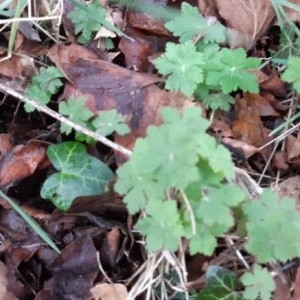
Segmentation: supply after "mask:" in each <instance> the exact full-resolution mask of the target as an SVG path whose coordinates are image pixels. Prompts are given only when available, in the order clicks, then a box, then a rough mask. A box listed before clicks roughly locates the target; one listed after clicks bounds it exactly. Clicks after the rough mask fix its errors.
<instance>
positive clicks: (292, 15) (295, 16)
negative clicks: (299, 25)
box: [282, 0, 300, 22]
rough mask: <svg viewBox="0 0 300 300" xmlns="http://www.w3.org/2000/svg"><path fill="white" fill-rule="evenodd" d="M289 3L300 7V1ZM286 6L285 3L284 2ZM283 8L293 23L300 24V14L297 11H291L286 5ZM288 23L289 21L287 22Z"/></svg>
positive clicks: (290, 0) (291, 0)
mask: <svg viewBox="0 0 300 300" xmlns="http://www.w3.org/2000/svg"><path fill="white" fill-rule="evenodd" d="M288 2H289V3H293V4H295V5H297V6H300V1H299V0H289V1H288ZM283 4H284V2H283ZM282 8H283V9H284V11H285V12H286V14H287V15H288V17H289V18H290V19H291V21H292V22H299V21H300V12H299V11H297V10H295V9H291V8H288V7H286V6H284V5H282ZM285 21H287V20H285Z"/></svg>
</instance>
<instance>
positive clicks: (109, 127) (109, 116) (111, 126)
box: [92, 109, 130, 136]
mask: <svg viewBox="0 0 300 300" xmlns="http://www.w3.org/2000/svg"><path fill="white" fill-rule="evenodd" d="M92 125H93V126H94V127H95V129H96V132H97V133H99V134H101V135H103V136H107V135H110V134H112V133H113V132H114V131H115V132H116V133H118V134H119V135H125V134H127V133H129V132H130V129H129V127H128V126H127V124H126V123H125V118H124V116H123V115H121V114H119V113H118V112H117V110H116V109H112V110H108V111H104V112H100V113H99V115H98V116H97V117H96V118H95V119H94V120H93V122H92Z"/></svg>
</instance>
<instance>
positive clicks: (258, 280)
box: [241, 264, 275, 300]
mask: <svg viewBox="0 0 300 300" xmlns="http://www.w3.org/2000/svg"><path fill="white" fill-rule="evenodd" d="M241 282H242V283H243V284H244V286H245V287H246V289H245V291H244V292H243V296H244V299H248V300H255V299H262V300H269V299H271V293H272V292H273V291H274V290H275V282H274V280H273V277H272V275H271V274H270V272H269V271H268V270H267V269H266V268H262V267H261V266H260V265H257V264H256V265H254V267H253V270H252V272H251V273H250V272H247V273H245V274H244V275H243V276H242V277H241Z"/></svg>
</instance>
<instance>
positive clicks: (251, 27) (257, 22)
mask: <svg viewBox="0 0 300 300" xmlns="http://www.w3.org/2000/svg"><path fill="white" fill-rule="evenodd" d="M198 3H199V4H198V6H199V8H200V9H201V11H202V12H203V13H204V14H205V15H208V13H211V14H214V15H216V16H217V17H218V16H219V17H221V18H222V20H223V21H224V22H225V24H226V26H227V27H228V29H229V35H230V37H229V39H230V40H229V44H230V47H231V48H236V47H244V48H246V49H250V48H251V47H252V46H253V45H254V44H255V42H256V40H257V39H258V38H259V37H260V36H261V35H262V34H263V33H264V32H265V31H266V30H267V29H268V28H269V26H270V25H271V24H272V23H273V20H274V17H275V12H274V9H273V6H272V3H271V1H270V0H249V1H245V0H227V1H224V0H209V1H202V0H198Z"/></svg>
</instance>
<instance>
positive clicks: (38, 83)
mask: <svg viewBox="0 0 300 300" xmlns="http://www.w3.org/2000/svg"><path fill="white" fill-rule="evenodd" d="M61 77H63V73H62V72H61V71H60V70H59V69H58V68H56V67H48V68H44V67H42V68H40V71H39V74H38V75H36V76H33V77H32V79H31V82H30V84H29V85H28V87H27V88H26V91H25V95H26V97H28V98H30V99H32V100H34V101H35V102H37V103H38V104H40V105H46V104H48V103H49V101H50V99H51V96H52V95H54V94H56V93H57V92H58V89H59V88H60V87H61V86H62V85H63V83H62V81H61V80H60V79H59V78H61ZM24 108H25V111H26V112H32V111H34V110H35V108H34V107H33V106H31V105H30V104H25V105H24Z"/></svg>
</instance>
